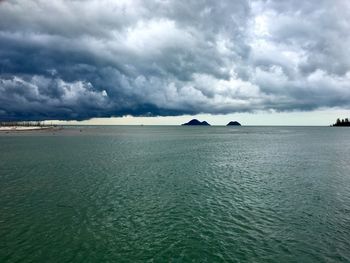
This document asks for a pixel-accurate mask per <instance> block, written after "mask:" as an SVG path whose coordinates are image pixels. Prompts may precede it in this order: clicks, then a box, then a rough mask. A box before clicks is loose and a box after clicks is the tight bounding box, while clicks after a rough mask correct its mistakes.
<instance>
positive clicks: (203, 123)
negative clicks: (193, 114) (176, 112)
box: [182, 119, 210, 126]
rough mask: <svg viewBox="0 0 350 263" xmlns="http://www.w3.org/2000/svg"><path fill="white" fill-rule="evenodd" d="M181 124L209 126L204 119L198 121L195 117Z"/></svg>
mask: <svg viewBox="0 0 350 263" xmlns="http://www.w3.org/2000/svg"><path fill="white" fill-rule="evenodd" d="M182 126H210V124H209V123H207V122H206V121H202V122H200V121H199V120H197V119H193V120H190V121H189V122H187V123H184V124H182Z"/></svg>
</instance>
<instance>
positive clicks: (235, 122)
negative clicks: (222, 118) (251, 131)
mask: <svg viewBox="0 0 350 263" xmlns="http://www.w3.org/2000/svg"><path fill="white" fill-rule="evenodd" d="M226 126H242V125H241V124H240V123H239V122H238V121H230V122H229V123H227V125H226Z"/></svg>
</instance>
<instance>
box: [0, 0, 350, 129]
mask: <svg viewBox="0 0 350 263" xmlns="http://www.w3.org/2000/svg"><path fill="white" fill-rule="evenodd" d="M349 32H350V1H347V0H307V1H298V0H284V1H281V0H251V1H248V0H227V1H225V0H221V1H209V0H208V1H206V0H186V1H179V0H153V1H152V0H144V1H137V0H135V1H133V0H51V1H47V0H2V1H1V0H0V119H62V120H86V119H90V118H99V117H111V116H124V115H131V116H182V115H185V116H186V117H187V116H194V115H195V116H198V114H201V115H199V116H215V115H218V116H221V117H220V118H221V119H222V120H225V121H226V119H229V118H230V117H227V118H226V117H222V116H241V117H242V118H248V119H249V118H250V117H249V116H255V117H256V116H265V117H266V118H269V117H268V116H270V117H271V116H272V117H271V118H279V117H278V116H298V115H295V114H297V113H296V112H299V113H300V114H301V115H300V116H301V117H300V118H301V119H302V118H303V117H302V116H304V117H305V116H311V115H310V113H314V114H315V115H314V116H316V115H317V114H318V115H317V116H316V117H315V118H316V119H320V116H321V115H319V114H320V112H323V113H324V114H326V115H327V114H328V115H327V116H329V113H330V112H333V113H334V114H333V115H332V118H333V117H335V113H339V112H341V113H342V114H344V113H345V114H346V112H347V110H348V109H349V107H350V52H349V47H350V34H349ZM276 112H282V113H281V114H282V115H281V114H277V113H276ZM299 113H298V114H299ZM203 114H204V115H203ZM208 114H209V115H208ZM225 114H229V115H225ZM259 114H260V115H259ZM274 114H276V115H274ZM283 114H284V115H283ZM276 116H277V117H276ZM322 116H323V115H322ZM265 117H264V118H265ZM339 117H348V116H339ZM128 118H129V120H130V121H131V122H132V120H133V119H134V120H135V119H137V118H130V117H128ZM174 118H175V119H176V118H178V117H174ZM174 118H173V120H174ZM210 118H211V117H210ZM152 119H153V120H154V118H152ZM152 119H150V120H152ZM170 119H171V118H170ZM170 119H169V120H170ZM123 120H124V121H125V120H126V119H125V118H123ZM140 120H143V119H142V118H141V119H140ZM159 120H164V118H160V119H159ZM165 120H167V119H166V118H165ZM181 120H182V119H181ZM253 120H254V117H253ZM243 122H244V121H243ZM156 123H157V121H156ZM301 123H302V121H301ZM250 124H254V121H252V122H251V123H250Z"/></svg>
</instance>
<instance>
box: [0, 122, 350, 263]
mask: <svg viewBox="0 0 350 263" xmlns="http://www.w3.org/2000/svg"><path fill="white" fill-rule="evenodd" d="M80 129H82V131H81V132H80ZM0 262H350V129H348V128H332V127H171V126H170V127H165V126H163V127H157V126H153V127H151V126H143V127H141V126H139V127H128V126H114V127H113V126H112V127H108V126H95V127H94V126H90V127H66V128H65V129H64V130H62V131H58V132H54V133H53V132H47V131H45V132H25V133H15V134H5V133H1V134H0Z"/></svg>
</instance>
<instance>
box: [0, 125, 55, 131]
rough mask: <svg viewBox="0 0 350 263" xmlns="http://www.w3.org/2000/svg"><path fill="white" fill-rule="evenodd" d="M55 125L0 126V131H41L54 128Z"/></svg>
mask: <svg viewBox="0 0 350 263" xmlns="http://www.w3.org/2000/svg"><path fill="white" fill-rule="evenodd" d="M55 128H56V127H53V126H46V127H45V126H43V127H39V126H27V127H25V126H3V127H0V132H21V131H43V130H50V129H55Z"/></svg>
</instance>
